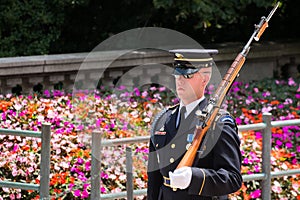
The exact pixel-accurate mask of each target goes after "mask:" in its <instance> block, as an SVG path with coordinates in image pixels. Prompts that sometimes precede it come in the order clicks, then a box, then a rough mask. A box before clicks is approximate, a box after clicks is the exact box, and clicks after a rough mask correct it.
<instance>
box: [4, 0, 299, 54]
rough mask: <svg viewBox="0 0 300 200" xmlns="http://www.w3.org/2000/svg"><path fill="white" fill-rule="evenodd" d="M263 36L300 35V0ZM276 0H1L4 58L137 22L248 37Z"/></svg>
mask: <svg viewBox="0 0 300 200" xmlns="http://www.w3.org/2000/svg"><path fill="white" fill-rule="evenodd" d="M281 2H282V6H281V8H280V9H279V10H278V11H277V12H276V14H275V15H274V16H273V18H272V20H271V22H270V26H272V31H266V33H265V34H264V40H265V41H266V40H270V41H278V40H285V39H289V40H290V39H299V33H300V30H299V27H300V26H299V23H300V16H299V15H300V14H299V12H298V10H299V8H300V1H299V0H282V1H281ZM274 3H275V1H274V0H185V1H175V0H143V1H141V0H119V1H116V0H101V1H99V0H30V1H29V0H1V2H0V57H8V56H26V55H41V54H57V53H74V52H86V51H91V50H92V49H93V48H94V47H96V46H97V45H98V44H99V43H101V42H102V41H103V40H105V39H107V38H108V37H110V36H112V35H114V34H117V33H120V32H123V31H126V30H129V29H133V28H138V27H163V28H169V29H173V30H177V31H179V32H181V33H183V34H186V35H188V36H190V37H192V38H193V39H195V40H196V41H198V42H199V43H200V44H204V45H205V44H209V43H223V42H245V41H247V40H248V38H249V37H250V35H251V34H252V32H253V30H254V24H257V23H258V22H259V20H260V17H261V16H265V15H267V14H268V13H269V11H270V10H271V9H272V6H273V5H274Z"/></svg>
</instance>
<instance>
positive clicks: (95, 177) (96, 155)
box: [91, 131, 101, 199]
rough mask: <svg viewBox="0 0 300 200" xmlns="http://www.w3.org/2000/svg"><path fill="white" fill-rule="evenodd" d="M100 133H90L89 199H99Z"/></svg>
mask: <svg viewBox="0 0 300 200" xmlns="http://www.w3.org/2000/svg"><path fill="white" fill-rule="evenodd" d="M100 159H101V132H100V131H93V132H92V168H91V199H100V180H101V178H100V171H101V161H100Z"/></svg>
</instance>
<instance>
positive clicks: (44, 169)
mask: <svg viewBox="0 0 300 200" xmlns="http://www.w3.org/2000/svg"><path fill="white" fill-rule="evenodd" d="M41 139H42V150H41V165H40V176H41V180H40V199H41V200H46V199H50V196H49V187H50V186H49V184H50V139H51V124H49V123H44V124H42V136H41Z"/></svg>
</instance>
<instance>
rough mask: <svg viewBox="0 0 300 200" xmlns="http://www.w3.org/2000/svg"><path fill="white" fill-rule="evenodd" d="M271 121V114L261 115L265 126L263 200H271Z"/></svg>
mask: <svg viewBox="0 0 300 200" xmlns="http://www.w3.org/2000/svg"><path fill="white" fill-rule="evenodd" d="M271 120H272V114H271V113H263V122H264V123H265V124H266V128H265V129H264V134H263V147H262V172H263V173H264V174H265V179H263V180H262V182H261V186H262V199H263V200H269V199H271V178H272V177H271V135H272V130H271V128H272V126H271Z"/></svg>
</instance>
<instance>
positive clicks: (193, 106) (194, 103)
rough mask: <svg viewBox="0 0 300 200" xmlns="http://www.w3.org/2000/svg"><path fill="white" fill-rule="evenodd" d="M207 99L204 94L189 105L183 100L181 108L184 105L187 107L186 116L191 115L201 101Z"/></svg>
mask: <svg viewBox="0 0 300 200" xmlns="http://www.w3.org/2000/svg"><path fill="white" fill-rule="evenodd" d="M204 99H205V97H204V96H202V97H201V98H200V99H197V100H196V101H193V102H192V103H190V104H188V105H184V104H183V102H182V101H181V102H180V106H179V110H180V109H181V107H182V106H185V107H186V113H185V118H186V117H187V116H189V114H190V113H191V112H192V111H193V110H194V109H195V108H196V106H198V105H199V104H200V102H201V101H203V100H204Z"/></svg>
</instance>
